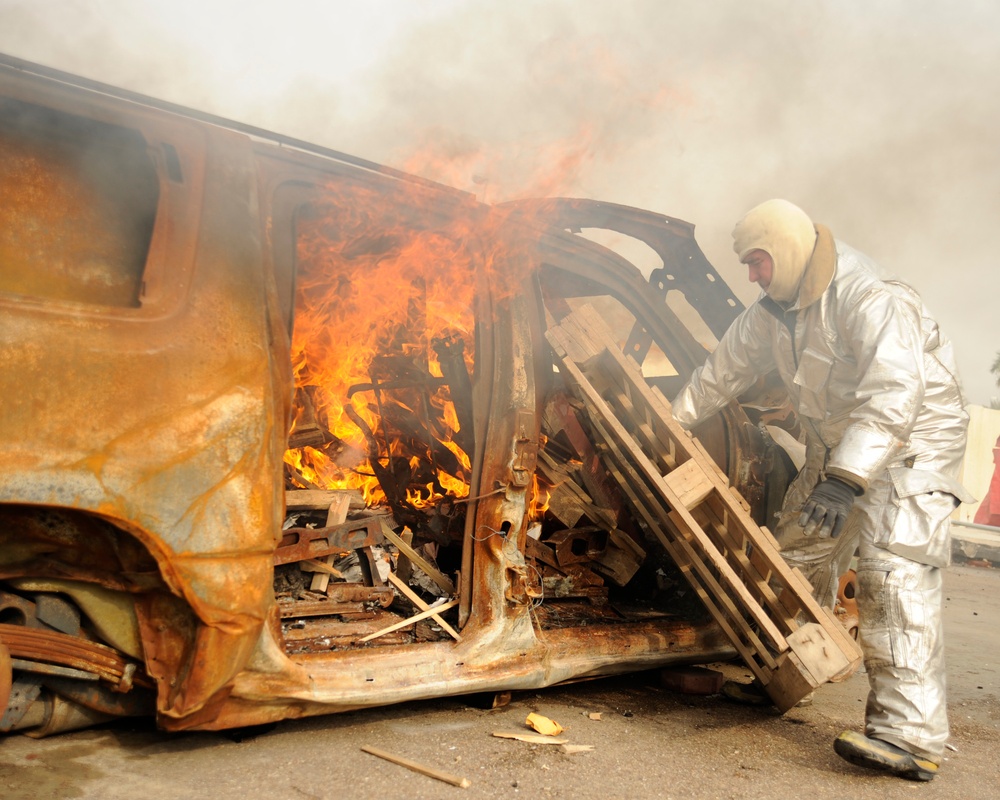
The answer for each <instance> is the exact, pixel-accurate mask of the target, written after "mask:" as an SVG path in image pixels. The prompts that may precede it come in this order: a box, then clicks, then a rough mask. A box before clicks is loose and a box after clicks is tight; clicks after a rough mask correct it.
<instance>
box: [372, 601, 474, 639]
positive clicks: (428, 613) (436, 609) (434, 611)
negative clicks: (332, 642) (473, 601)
mask: <svg viewBox="0 0 1000 800" xmlns="http://www.w3.org/2000/svg"><path fill="white" fill-rule="evenodd" d="M457 605H458V600H450V601H449V602H447V603H442V604H441V605H438V606H431V607H430V608H428V609H427V610H425V611H421V612H420V613H419V614H414V615H413V616H412V617H408V618H407V619H401V620H400V621H399V622H396V623H393V624H392V625H389V626H388V627H386V628H382V630H380V631H375V633H370V634H368V635H367V636H364V637H362V638H361V639H358V641H359V642H370V641H371V640H372V639H377V638H378V637H379V636H383V635H384V634H386V633H392V632H393V631H398V630H399V629H400V628H405V627H406V626H407V625H412V624H413V623H414V622H420V620H422V619H427V618H428V617H436V616H437V615H438V614H440V613H441V612H443V611H447V610H448V609H450V608H454V607H455V606H457Z"/></svg>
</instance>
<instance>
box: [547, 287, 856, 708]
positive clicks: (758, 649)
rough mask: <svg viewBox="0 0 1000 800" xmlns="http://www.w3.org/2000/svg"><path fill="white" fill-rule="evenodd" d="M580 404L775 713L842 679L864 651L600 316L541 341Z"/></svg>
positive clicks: (636, 507) (601, 447) (652, 527)
mask: <svg viewBox="0 0 1000 800" xmlns="http://www.w3.org/2000/svg"><path fill="white" fill-rule="evenodd" d="M546 335H547V337H548V340H549V343H550V344H551V345H552V347H553V348H554V350H555V352H556V355H557V356H558V358H559V362H560V371H561V372H562V373H563V375H564V377H565V379H566V381H567V384H568V385H569V388H570V389H571V390H572V391H573V392H574V393H575V394H576V395H577V397H578V398H579V399H580V400H581V401H583V403H584V406H585V408H586V409H587V413H588V416H589V420H590V425H591V427H592V433H593V435H594V438H595V444H596V445H597V448H598V451H599V452H600V454H601V459H602V462H603V463H604V466H605V468H606V469H607V470H608V472H609V473H610V474H611V476H612V477H613V478H614V480H615V481H616V482H617V483H618V485H619V486H620V487H621V489H622V491H623V492H624V494H625V496H626V498H627V499H628V502H629V504H630V505H631V507H632V509H633V511H634V512H635V513H636V514H637V515H638V517H639V519H641V521H642V522H643V523H644V525H645V526H646V528H647V529H648V530H649V531H650V532H651V533H652V534H653V535H654V536H655V537H656V539H657V540H658V541H659V542H660V544H661V545H662V546H663V547H664V549H665V550H666V551H667V553H668V554H669V555H670V557H671V558H672V559H673V561H674V562H675V563H676V564H677V566H678V567H679V568H680V569H681V571H682V572H683V573H684V575H685V577H686V578H687V579H688V581H689V582H690V584H691V586H692V588H693V589H694V591H695V592H696V593H697V594H698V596H699V598H700V599H701V601H702V602H703V603H704V604H705V607H706V608H707V609H708V610H709V612H710V613H711V614H712V616H713V617H714V619H715V620H716V622H718V624H719V625H720V626H721V628H722V629H723V631H724V632H725V633H726V635H727V636H728V637H729V640H730V641H731V642H732V644H733V647H735V648H736V650H737V652H738V653H739V654H740V656H741V657H742V658H743V660H744V661H745V662H746V664H747V666H748V667H749V668H750V670H751V671H752V672H753V674H754V675H755V676H756V677H757V678H758V679H759V680H760V682H761V683H762V684H763V685H764V686H765V687H766V689H767V692H768V694H769V695H770V697H771V699H772V700H773V701H774V703H775V705H776V706H777V707H778V708H779V709H780V710H781V711H786V710H787V709H789V708H791V707H792V706H794V705H795V704H796V703H797V702H798V701H799V700H801V699H802V698H803V697H805V696H806V695H808V694H809V693H810V692H811V691H813V690H814V689H816V688H817V687H818V686H820V685H821V684H823V683H825V682H827V681H830V680H843V679H844V678H846V677H847V676H848V675H850V674H851V673H853V672H854V670H856V669H857V667H858V665H859V664H860V663H861V650H860V648H859V647H858V645H857V643H856V642H855V641H854V640H853V639H852V638H851V637H850V635H849V634H848V633H847V631H846V630H845V629H844V627H843V626H842V625H841V624H840V623H839V622H838V621H837V619H836V617H834V615H833V613H832V612H831V611H830V610H828V609H824V608H822V607H821V606H820V605H819V604H818V603H817V602H816V601H815V600H814V598H813V596H812V587H811V586H810V585H809V582H808V581H807V580H806V578H805V576H804V575H803V574H802V573H801V572H800V571H799V570H797V569H793V568H791V567H789V565H788V564H787V563H786V562H785V561H784V559H783V558H782V557H781V554H780V552H779V551H780V548H779V546H778V543H777V541H775V539H774V537H773V536H772V535H771V533H770V532H769V531H768V530H767V529H766V528H761V527H759V526H758V525H757V524H756V523H755V522H754V521H753V519H752V518H751V517H750V514H749V506H748V505H747V503H746V501H745V500H743V498H742V497H740V495H739V494H738V493H737V492H736V491H735V490H734V489H732V488H730V486H729V483H728V481H727V479H726V476H725V475H724V474H723V473H722V471H721V470H720V469H719V468H718V466H716V464H715V462H714V461H713V460H712V458H711V457H710V456H709V455H708V453H707V452H706V451H705V449H704V447H703V446H702V445H701V443H700V442H699V441H698V440H697V439H696V438H694V437H692V436H691V434H690V433H688V432H687V431H685V430H684V429H683V428H681V426H680V425H679V424H678V423H677V422H676V420H674V418H673V416H672V415H671V413H670V403H669V402H668V401H667V400H666V398H664V397H663V395H662V394H661V393H660V392H659V390H658V389H656V388H652V387H650V386H649V385H648V384H647V383H646V381H645V379H644V378H643V377H642V373H641V371H640V369H639V367H638V365H637V364H636V363H635V361H633V360H632V359H631V358H629V357H628V356H626V355H625V354H623V353H622V351H621V350H620V348H619V347H618V346H617V345H616V344H615V341H614V337H613V335H612V334H611V332H610V330H609V329H608V328H607V326H606V325H605V323H604V321H603V320H602V319H601V318H600V316H599V315H598V314H597V312H595V311H594V310H593V309H592V308H590V307H589V306H586V307H584V308H581V309H578V310H577V311H575V312H573V313H572V314H570V315H569V316H567V317H566V318H564V319H563V320H562V321H561V322H560V324H559V325H557V326H555V327H553V328H551V329H550V330H549V331H548V332H547V334H546Z"/></svg>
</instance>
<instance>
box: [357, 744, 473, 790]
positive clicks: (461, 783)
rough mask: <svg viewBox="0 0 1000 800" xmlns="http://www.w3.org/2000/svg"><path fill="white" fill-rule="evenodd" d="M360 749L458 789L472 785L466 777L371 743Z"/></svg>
mask: <svg viewBox="0 0 1000 800" xmlns="http://www.w3.org/2000/svg"><path fill="white" fill-rule="evenodd" d="M361 749H362V751H364V752H365V753H369V754H370V755H373V756H377V757H378V758H382V759H385V760H386V761H391V762H392V763H393V764H398V765H399V766H401V767H406V768H407V769H409V770H413V771H414V772H419V773H420V774H421V775H426V776H427V777H428V778H434V779H435V780H439V781H443V782H444V783H450V784H451V785H452V786H458V787H459V788H460V789H468V788H469V787H470V786H472V781H470V780H469V779H468V778H463V777H460V776H458V775H452V774H451V773H450V772H444V771H443V770H439V769H435V768H434V767H428V766H426V765H424V764H419V763H417V762H416V761H413V760H411V759H409V758H403V757H402V756H397V755H394V754H392V753H387V752H386V751H385V750H382V749H381V748H378V747H372V746H371V745H367V744H366V745H362V747H361Z"/></svg>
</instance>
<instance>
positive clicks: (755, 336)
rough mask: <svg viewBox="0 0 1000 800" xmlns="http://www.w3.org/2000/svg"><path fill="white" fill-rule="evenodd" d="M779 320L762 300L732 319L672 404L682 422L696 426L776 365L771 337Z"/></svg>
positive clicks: (674, 412)
mask: <svg viewBox="0 0 1000 800" xmlns="http://www.w3.org/2000/svg"><path fill="white" fill-rule="evenodd" d="M776 324H777V321H776V320H775V319H774V317H773V316H772V315H771V314H769V313H768V312H767V311H765V310H764V309H762V308H761V307H760V304H759V303H754V304H753V305H752V306H750V307H749V308H748V309H747V310H746V311H744V312H743V313H742V314H740V315H739V316H738V317H737V318H736V319H735V320H734V321H733V324H732V325H730V326H729V329H728V330H727V331H726V332H725V333H724V334H723V336H722V339H721V341H720V342H719V346H718V347H717V348H716V349H715V351H714V352H713V353H712V354H711V355H710V356H709V357H708V359H707V360H706V361H705V363H704V364H703V365H702V366H700V367H698V369H696V370H695V371H694V373H693V374H692V375H691V377H690V378H689V379H688V382H687V383H686V384H685V385H684V388H682V389H681V390H680V392H678V393H677V396H676V397H675V398H674V400H673V403H672V404H671V405H672V406H673V414H674V417H675V418H676V419H677V421H678V422H680V424H681V425H682V426H684V427H685V428H688V429H690V428H693V427H694V426H695V425H697V424H698V423H699V422H701V421H703V420H705V419H707V418H708V417H710V416H711V415H712V414H714V413H715V412H716V411H718V410H719V409H720V408H722V407H723V406H724V405H726V403H728V402H729V401H730V400H732V399H733V398H734V397H736V396H737V395H739V394H740V393H742V392H744V391H746V390H747V389H748V388H749V387H750V386H752V385H753V382H754V381H755V380H756V379H757V377H758V376H760V375H764V374H765V373H767V372H770V371H771V370H772V369H773V368H774V356H773V354H772V352H771V341H772V329H773V326H774V325H776Z"/></svg>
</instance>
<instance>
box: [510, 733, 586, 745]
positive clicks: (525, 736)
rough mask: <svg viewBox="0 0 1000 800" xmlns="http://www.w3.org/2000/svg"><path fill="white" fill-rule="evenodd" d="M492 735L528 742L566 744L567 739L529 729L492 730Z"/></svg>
mask: <svg viewBox="0 0 1000 800" xmlns="http://www.w3.org/2000/svg"><path fill="white" fill-rule="evenodd" d="M492 735H493V736H495V737H496V738H498V739H516V740H517V741H519V742H528V743H529V744H567V743H568V742H569V739H563V738H562V737H560V736H546V735H545V734H544V733H530V732H529V731H493V734H492Z"/></svg>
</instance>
